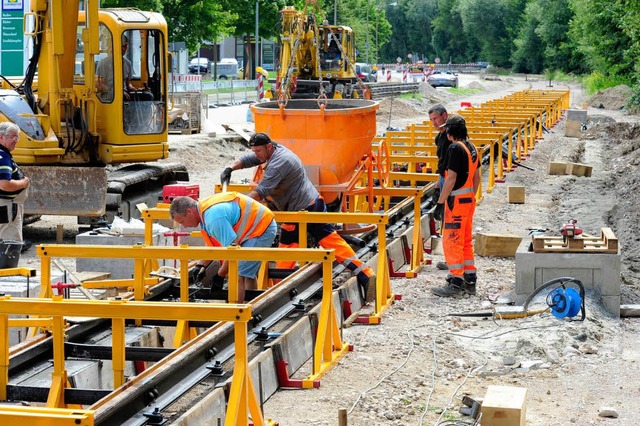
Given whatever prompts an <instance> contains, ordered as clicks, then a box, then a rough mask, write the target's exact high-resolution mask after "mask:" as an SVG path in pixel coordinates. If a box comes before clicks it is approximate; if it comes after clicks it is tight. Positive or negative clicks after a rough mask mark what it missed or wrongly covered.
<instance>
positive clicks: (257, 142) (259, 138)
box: [249, 133, 271, 147]
mask: <svg viewBox="0 0 640 426" xmlns="http://www.w3.org/2000/svg"><path fill="white" fill-rule="evenodd" d="M268 143H271V138H270V137H269V135H267V134H266V133H254V134H253V135H252V136H251V138H250V139H249V146H250V147H252V146H261V145H266V144H268Z"/></svg>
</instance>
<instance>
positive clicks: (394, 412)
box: [21, 77, 640, 426]
mask: <svg viewBox="0 0 640 426" xmlns="http://www.w3.org/2000/svg"><path fill="white" fill-rule="evenodd" d="M547 84H548V82H547V81H545V80H543V79H538V80H536V79H531V78H530V77H529V78H526V79H525V78H524V77H511V78H507V79H502V80H492V81H488V80H478V79H476V80H474V81H472V82H471V83H469V84H468V85H466V86H467V87H468V88H470V89H473V90H469V92H468V94H467V95H465V96H460V95H453V94H452V93H451V92H450V91H449V90H447V89H438V90H434V89H432V88H430V87H429V86H425V87H422V90H421V92H422V96H423V100H411V101H407V100H395V101H393V103H392V101H390V100H383V101H382V102H381V108H380V111H379V112H378V130H379V132H383V131H384V129H386V127H387V126H388V125H391V126H395V127H400V128H403V127H405V126H406V125H407V124H410V123H417V122H421V121H423V120H426V119H428V117H427V116H426V110H427V108H428V106H429V105H431V104H432V103H434V102H442V103H444V104H445V105H446V106H447V108H448V109H449V110H450V111H455V110H456V109H458V108H459V105H460V102H461V101H465V102H471V103H472V104H474V105H479V104H480V103H481V102H483V101H486V100H489V99H495V98H499V97H502V96H505V95H507V94H510V93H513V92H515V91H518V90H523V89H527V88H533V89H545V88H546V86H547ZM569 88H570V89H571V91H572V106H573V107H581V106H585V107H586V106H588V105H589V101H590V100H589V99H587V98H586V96H585V94H584V91H583V90H582V88H580V87H579V86H575V85H571V86H568V85H560V84H558V85H556V87H554V89H569ZM608 95H609V98H610V99H607V96H608ZM620 97H621V95H620V94H618V93H617V92H614V91H612V92H610V93H606V92H605V93H601V94H599V97H598V98H597V104H595V103H592V105H595V106H602V107H603V108H593V107H589V110H588V113H589V123H588V126H589V129H588V130H587V132H585V134H584V136H583V137H581V138H566V137H564V136H563V135H564V123H560V124H559V125H557V126H555V128H553V129H551V131H550V133H548V134H546V135H545V138H544V140H542V141H540V142H538V143H537V145H536V148H535V150H534V151H533V152H532V153H531V156H530V157H529V158H528V159H527V160H526V162H525V164H526V165H527V166H529V167H532V168H534V169H535V170H534V171H529V170H526V169H523V168H518V169H516V170H515V171H514V172H512V173H509V174H508V175H507V178H506V184H499V185H498V186H497V187H496V189H495V190H494V191H493V192H492V193H491V194H485V196H484V199H483V200H482V202H481V203H480V204H479V206H478V209H477V212H476V216H475V223H474V227H475V230H476V232H498V233H512V234H517V235H520V236H523V237H526V236H527V233H528V231H527V228H531V227H535V228H549V229H550V230H551V231H550V233H554V234H556V235H557V230H559V228H560V226H561V225H562V224H563V223H566V222H567V221H568V220H569V219H572V218H575V219H577V220H578V225H579V226H581V227H582V228H583V229H584V230H585V232H588V233H591V234H596V235H597V234H599V230H600V228H602V227H606V226H608V227H611V228H613V230H614V232H615V233H616V235H617V236H618V237H619V238H620V242H621V245H622V248H623V250H622V260H623V268H622V277H621V278H622V279H621V282H622V299H623V300H622V302H623V303H638V299H639V298H638V288H639V278H640V275H639V274H640V266H639V263H638V255H637V253H638V252H639V251H638V249H639V247H638V245H639V244H640V239H639V238H638V235H640V233H638V232H637V231H638V230H637V228H638V220H637V218H638V215H637V212H638V211H639V208H640V206H638V204H639V203H640V198H639V197H636V196H634V195H633V194H636V193H637V192H638V190H639V189H640V188H638V186H640V179H638V174H637V172H636V169H637V165H638V164H639V163H640V154H638V152H640V150H639V149H638V148H640V126H638V118H637V117H636V116H628V115H626V114H625V113H624V112H622V111H620V110H619V109H606V108H607V107H610V108H611V106H609V104H608V102H607V101H616V102H618V101H620ZM614 104H615V102H614ZM613 108H619V106H618V104H616V105H614V106H613ZM245 117H246V106H240V107H234V108H233V109H229V110H227V109H222V108H220V109H217V110H211V111H209V119H208V120H207V124H206V126H205V130H206V133H205V134H202V135H192V136H172V137H171V140H170V142H171V146H172V148H171V158H170V160H171V161H182V162H183V163H185V164H187V166H188V168H189V170H190V174H191V180H192V181H193V182H195V183H199V184H200V185H201V193H202V195H208V194H210V193H211V192H212V187H213V184H214V183H217V182H219V174H220V172H221V171H222V169H223V167H224V165H226V164H227V163H228V162H230V161H231V160H232V159H233V158H236V157H237V156H238V155H240V154H242V150H244V149H246V148H244V147H243V145H242V144H240V143H238V142H237V141H232V140H231V139H228V138H225V136H226V135H225V134H224V133H223V132H224V130H223V129H222V128H221V127H220V126H219V125H220V124H221V123H227V124H231V123H237V124H243V126H246V128H247V129H248V130H250V129H251V124H250V123H245V122H244V120H245ZM212 132H215V133H216V136H215V137H214V136H213V135H212ZM568 160H571V161H575V162H583V163H588V164H590V165H592V166H593V175H592V177H590V178H576V177H574V176H549V175H548V174H547V172H546V171H547V163H548V162H549V161H568ZM250 176H251V173H250V172H249V171H243V172H234V175H233V177H234V180H239V181H241V180H243V179H248V178H250ZM483 184H486V176H485V177H484V182H483ZM510 184H518V185H519V184H522V185H525V186H526V196H527V201H526V203H525V204H519V205H516V204H508V203H507V201H506V200H507V196H506V187H507V185H510ZM485 187H486V186H485ZM58 223H64V224H65V230H66V231H65V242H69V243H72V242H73V238H74V235H75V232H76V231H77V227H75V225H73V221H72V220H69V219H66V218H59V217H44V218H43V220H42V221H40V222H38V223H36V224H33V225H29V226H27V227H26V228H25V235H26V238H29V239H31V240H33V241H34V242H36V243H41V242H52V241H55V226H56V224H58ZM432 260H433V263H434V264H435V263H436V262H437V261H439V260H443V259H442V257H441V256H438V255H434V256H432ZM476 263H477V265H478V267H479V272H478V295H477V296H476V297H473V298H471V297H465V298H462V299H455V300H447V299H440V298H437V297H435V296H433V295H431V293H430V291H429V289H430V288H432V287H434V286H440V285H442V284H443V282H444V277H445V276H446V272H445V271H438V270H436V269H435V268H434V267H432V266H428V267H426V268H425V270H424V272H423V273H421V274H420V275H419V276H418V278H416V279H394V280H393V281H392V288H393V291H394V293H396V294H401V295H402V300H401V301H399V302H397V303H395V304H394V305H393V306H392V307H391V308H390V309H389V310H388V311H387V312H386V314H385V316H384V318H383V322H382V324H381V325H379V326H354V327H351V328H348V329H346V330H345V331H344V340H345V341H347V342H349V343H352V344H353V345H354V352H352V353H349V354H347V356H346V357H345V358H344V359H343V360H342V361H341V362H340V363H339V365H337V366H336V367H335V368H334V369H333V370H332V371H331V372H330V373H329V374H328V375H327V376H325V377H324V378H323V379H322V385H321V387H320V389H312V390H295V391H281V392H278V393H277V394H276V395H274V396H273V397H271V398H270V399H269V401H267V402H266V404H265V406H264V411H265V415H266V416H267V417H270V418H273V419H275V420H276V421H278V422H279V423H280V425H283V426H288V425H335V424H337V423H338V422H337V418H338V410H339V409H340V408H345V409H347V410H349V415H348V419H349V425H354V426H360V425H362V426H364V425H421V424H425V425H426V424H434V425H435V424H438V423H439V422H440V421H443V420H446V419H452V418H457V417H459V415H458V414H457V411H458V408H459V407H460V405H461V397H462V395H464V394H468V395H470V396H471V397H473V398H481V397H482V396H484V394H485V392H486V388H487V386H489V385H497V384H499V385H508V386H518V387H525V388H527V389H528V398H527V425H533V426H536V425H539V426H549V425H569V424H576V425H591V424H601V423H612V424H617V425H635V424H637V423H638V422H637V420H633V419H637V418H639V417H640V408H639V407H638V405H637V404H635V401H637V400H636V399H635V398H638V397H639V396H640V395H639V393H640V388H639V387H638V386H637V385H635V382H634V381H633V380H630V378H632V377H634V376H635V373H637V372H638V369H639V368H638V363H637V362H636V359H637V358H638V355H639V352H640V343H639V342H638V339H637V335H638V331H639V330H638V329H639V328H640V327H639V325H638V322H637V320H634V319H625V320H620V319H617V318H613V317H611V316H610V315H609V314H607V313H606V312H605V311H604V310H603V309H602V308H601V306H600V305H599V303H598V301H597V298H595V297H591V296H589V297H587V320H586V321H585V322H566V321H561V320H557V319H555V318H554V317H552V316H550V315H548V314H544V315H537V316H533V317H530V318H526V319H518V320H502V321H492V320H483V319H468V318H463V317H456V316H451V314H453V313H457V312H466V311H479V310H485V309H487V308H489V307H491V303H492V302H491V301H493V300H495V299H496V297H497V296H498V295H500V294H503V293H505V292H508V291H509V290H512V289H513V286H514V282H515V263H514V259H513V258H494V257H480V256H478V257H477V258H476ZM23 265H24V266H32V267H37V266H38V259H37V258H36V257H35V255H34V249H30V250H29V251H28V252H27V253H25V254H24V255H23V257H22V258H21V266H23ZM65 265H66V266H67V267H69V268H70V269H71V270H74V267H75V266H74V263H73V260H67V261H66V264H65ZM298 374H299V375H302V376H304V374H305V372H299V373H298ZM603 407H611V408H612V409H614V410H615V411H616V412H617V413H618V414H619V418H618V419H615V420H614V419H610V418H604V417H600V416H598V411H599V409H601V408H603Z"/></svg>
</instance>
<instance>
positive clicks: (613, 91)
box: [587, 84, 633, 110]
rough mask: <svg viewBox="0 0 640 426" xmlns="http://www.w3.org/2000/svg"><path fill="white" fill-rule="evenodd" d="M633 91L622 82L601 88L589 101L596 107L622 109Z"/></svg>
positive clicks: (590, 104)
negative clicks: (607, 87)
mask: <svg viewBox="0 0 640 426" xmlns="http://www.w3.org/2000/svg"><path fill="white" fill-rule="evenodd" d="M632 92H633V91H632V90H631V88H630V87H629V86H627V85H625V84H621V85H619V86H615V87H611V88H609V89H605V90H599V91H598V92H596V94H595V95H593V96H591V97H590V98H589V99H588V100H587V103H588V104H589V106H592V107H594V108H601V109H614V110H615V109H622V108H624V107H625V106H626V105H627V103H628V102H629V97H630V96H631V94H632Z"/></svg>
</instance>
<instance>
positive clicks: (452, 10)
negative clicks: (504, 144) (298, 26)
mask: <svg viewBox="0 0 640 426" xmlns="http://www.w3.org/2000/svg"><path fill="white" fill-rule="evenodd" d="M458 3H459V0H438V2H437V8H438V14H437V16H436V18H434V20H433V21H432V23H431V25H432V36H431V44H432V46H433V49H434V51H435V56H437V57H439V58H440V59H441V60H442V61H445V62H449V61H451V62H453V63H459V62H468V61H473V60H477V59H479V60H485V61H486V60H488V59H486V58H484V57H483V56H482V55H481V54H479V53H478V51H479V47H478V45H477V42H476V41H475V40H474V39H471V38H470V37H469V36H468V35H467V34H466V33H465V32H464V31H463V27H462V17H461V16H460V10H459V8H458ZM431 60H433V59H431Z"/></svg>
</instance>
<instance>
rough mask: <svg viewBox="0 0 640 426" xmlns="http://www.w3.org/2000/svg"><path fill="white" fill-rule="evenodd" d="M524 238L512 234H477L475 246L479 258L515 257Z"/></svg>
mask: <svg viewBox="0 0 640 426" xmlns="http://www.w3.org/2000/svg"><path fill="white" fill-rule="evenodd" d="M520 241H522V237H519V236H517V235H510V234H490V233H478V234H476V242H475V246H474V251H475V254H477V255H478V256H499V257H514V256H515V255H516V250H518V246H519V245H520Z"/></svg>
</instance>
